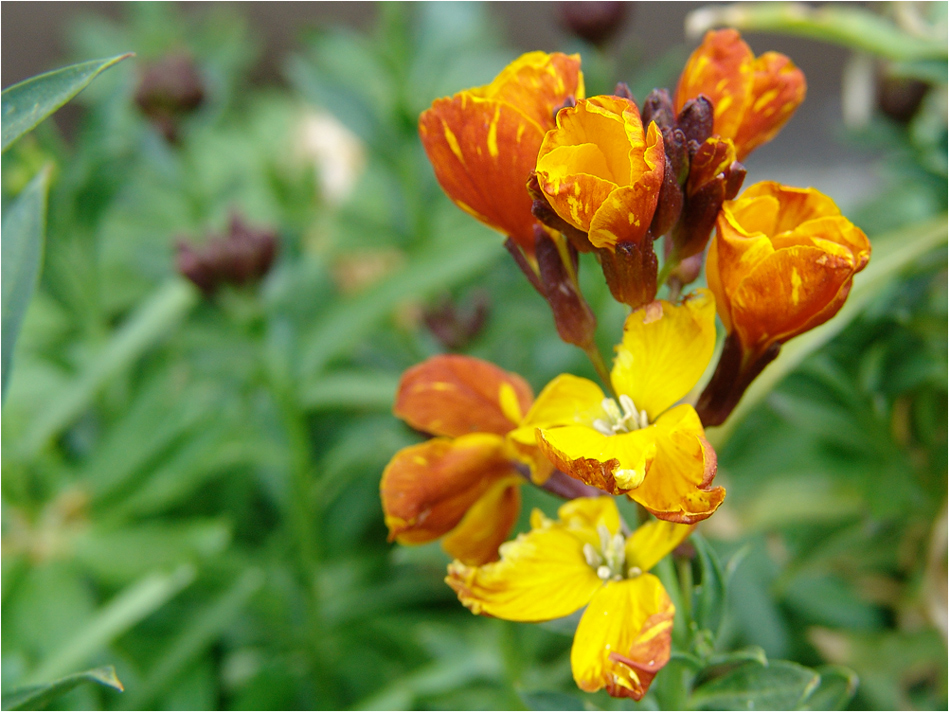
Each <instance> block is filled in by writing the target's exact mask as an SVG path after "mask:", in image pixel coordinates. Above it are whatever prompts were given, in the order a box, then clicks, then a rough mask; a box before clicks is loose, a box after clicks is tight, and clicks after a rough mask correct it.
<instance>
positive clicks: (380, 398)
mask: <svg viewBox="0 0 950 713" xmlns="http://www.w3.org/2000/svg"><path fill="white" fill-rule="evenodd" d="M398 385H399V377H398V376H396V375H395V374H387V373H385V372H362V371H339V372H334V373H332V374H327V375H326V376H322V377H320V378H319V379H318V380H317V381H315V382H313V383H312V384H310V385H309V386H305V387H303V389H302V393H301V396H300V405H301V406H302V407H303V408H304V409H307V410H311V411H316V410H322V409H334V408H346V409H364V410H365V409H372V410H374V411H376V410H382V411H388V410H389V409H390V408H392V405H393V400H394V399H395V398H396V387H397V386H398Z"/></svg>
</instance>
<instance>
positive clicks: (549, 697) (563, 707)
mask: <svg viewBox="0 0 950 713" xmlns="http://www.w3.org/2000/svg"><path fill="white" fill-rule="evenodd" d="M518 697H519V698H520V699H521V702H522V703H524V705H525V708H527V709H528V710H529V711H582V710H584V701H582V700H581V699H580V698H578V697H577V696H571V695H568V694H567V693H560V692H559V691H532V692H530V693H529V692H527V691H518Z"/></svg>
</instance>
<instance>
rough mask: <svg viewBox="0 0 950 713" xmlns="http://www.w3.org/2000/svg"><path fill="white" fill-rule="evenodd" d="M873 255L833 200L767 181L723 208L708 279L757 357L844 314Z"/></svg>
mask: <svg viewBox="0 0 950 713" xmlns="http://www.w3.org/2000/svg"><path fill="white" fill-rule="evenodd" d="M870 257H871V245H870V243H869V242H868V239H867V236H865V234H864V233H863V232H862V231H861V229H860V228H857V227H855V226H854V225H853V224H852V223H851V222H850V221H849V220H848V219H847V218H845V217H844V216H843V215H841V211H840V210H838V206H836V205H835V203H834V201H832V200H831V199H830V198H829V197H828V196H826V195H824V194H822V193H820V192H818V191H816V190H815V189H814V188H792V187H790V186H783V185H781V184H778V183H775V182H772V181H765V182H762V183H756V184H755V185H753V186H750V187H749V188H748V189H747V190H746V191H744V192H743V193H742V195H741V196H739V198H738V199H736V200H733V201H726V202H725V203H723V206H722V212H721V213H720V214H719V218H718V220H717V222H716V236H715V239H714V240H713V243H712V246H711V247H710V250H709V257H708V261H707V264H706V279H707V282H708V284H709V288H710V289H711V290H712V291H713V293H714V294H715V295H716V305H717V308H718V310H719V316H720V318H721V319H722V322H723V324H724V325H725V327H726V330H727V331H728V332H730V333H734V334H735V335H736V336H737V337H738V339H739V341H740V343H741V345H742V347H743V349H744V351H745V352H747V353H748V354H750V355H753V356H757V355H760V354H762V353H763V352H764V351H765V350H766V349H768V347H769V346H770V345H772V344H774V343H779V344H781V343H784V342H786V341H788V340H789V339H791V338H792V337H795V336H797V335H799V334H802V333H803V332H806V331H808V330H809V329H812V328H814V327H817V326H818V325H819V324H823V323H824V322H827V321H828V320H829V319H831V318H832V317H833V316H834V315H835V314H837V313H838V310H839V309H841V307H842V305H844V302H845V299H846V298H847V296H848V292H849V291H850V290H851V283H852V280H853V278H854V275H855V274H856V273H858V272H860V271H861V270H863V269H864V266H865V265H867V263H868V260H869V259H870Z"/></svg>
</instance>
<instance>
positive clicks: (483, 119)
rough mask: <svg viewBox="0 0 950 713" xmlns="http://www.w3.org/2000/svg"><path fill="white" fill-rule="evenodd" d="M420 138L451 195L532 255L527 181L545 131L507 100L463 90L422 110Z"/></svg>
mask: <svg viewBox="0 0 950 713" xmlns="http://www.w3.org/2000/svg"><path fill="white" fill-rule="evenodd" d="M419 136H420V138H421V139H422V145H423V146H424V147H425V150H426V154H427V155H428V156H429V161H430V162H431V163H432V167H433V169H435V176H436V178H437V179H438V181H439V185H440V186H442V189H443V190H444V191H445V192H446V194H448V196H449V198H451V199H452V200H453V201H454V202H455V204H456V205H458V207H459V208H461V209H462V210H464V211H465V212H467V213H469V214H470V215H472V216H473V217H475V218H476V219H478V220H480V221H481V222H483V223H485V224H486V225H488V226H489V227H491V228H494V229H495V230H497V231H499V232H501V233H504V234H506V235H509V236H511V238H512V239H513V240H515V242H517V243H518V244H519V245H520V246H521V247H522V248H524V249H525V250H527V251H528V252H529V253H530V254H532V255H533V254H534V226H535V224H536V221H535V219H534V216H533V215H532V214H531V197H530V196H529V195H528V192H527V190H526V189H525V182H526V181H527V180H528V176H529V175H530V174H531V171H532V170H534V166H535V160H536V159H537V157H538V149H539V148H540V146H541V141H542V139H543V138H544V129H543V128H542V127H541V126H539V125H538V124H537V123H535V122H534V121H533V120H532V119H530V118H529V117H527V116H525V115H524V114H522V113H521V112H520V111H518V110H517V109H516V108H515V107H513V106H512V105H510V104H507V103H505V102H502V101H497V100H492V99H483V98H481V97H478V96H475V95H473V94H472V93H471V92H461V93H459V94H456V95H455V96H453V97H446V98H443V99H437V100H436V101H435V102H433V103H432V106H431V107H430V108H429V109H427V110H426V111H424V112H423V113H422V115H421V116H420V117H419Z"/></svg>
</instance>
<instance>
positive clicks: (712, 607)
mask: <svg viewBox="0 0 950 713" xmlns="http://www.w3.org/2000/svg"><path fill="white" fill-rule="evenodd" d="M692 542H693V545H694V546H695V547H696V555H697V556H698V558H699V569H700V575H701V577H702V580H701V581H700V582H699V585H698V586H697V587H695V588H694V591H693V620H694V621H695V622H696V623H697V624H698V625H699V627H700V628H701V629H708V630H709V631H710V632H711V633H712V635H713V637H715V636H716V635H717V634H718V633H719V626H720V624H721V623H722V613H723V608H724V606H725V601H726V581H725V577H724V576H723V573H722V565H721V564H720V563H719V557H718V556H717V555H716V553H715V552H714V551H713V549H712V548H711V547H710V546H709V543H707V542H706V540H705V539H704V538H703V537H702V535H699V534H694V535H693V536H692Z"/></svg>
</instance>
